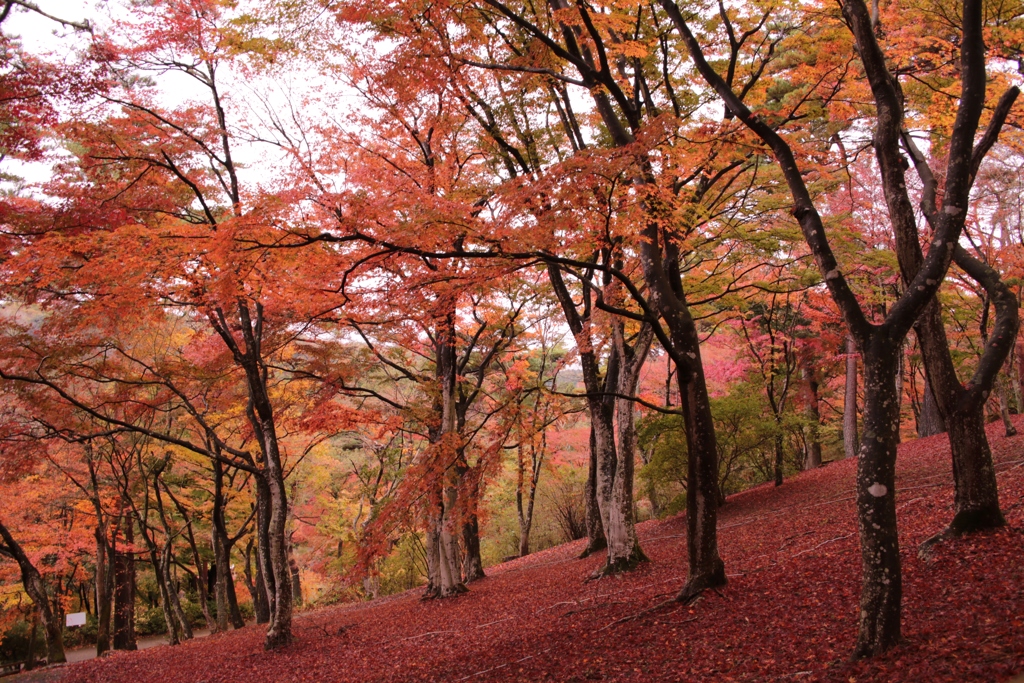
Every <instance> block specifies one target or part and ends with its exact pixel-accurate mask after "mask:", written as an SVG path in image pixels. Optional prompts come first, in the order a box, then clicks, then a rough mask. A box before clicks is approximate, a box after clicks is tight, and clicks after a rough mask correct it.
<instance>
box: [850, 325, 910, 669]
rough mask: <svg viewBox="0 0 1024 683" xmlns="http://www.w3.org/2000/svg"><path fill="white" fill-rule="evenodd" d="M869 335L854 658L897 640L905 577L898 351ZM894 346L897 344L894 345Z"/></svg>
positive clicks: (865, 355)
mask: <svg viewBox="0 0 1024 683" xmlns="http://www.w3.org/2000/svg"><path fill="white" fill-rule="evenodd" d="M882 337H883V335H882V334H880V333H876V334H874V335H872V337H871V339H870V341H869V342H868V346H867V348H865V349H862V355H863V358H864V440H863V441H862V442H861V444H860V450H859V452H858V456H859V459H858V462H857V510H858V516H857V521H858V527H859V529H860V547H861V567H862V570H861V571H862V573H861V598H860V629H859V634H858V638H857V646H856V648H855V650H854V656H866V655H871V654H874V653H878V652H883V651H885V650H887V649H889V648H891V647H892V646H894V645H896V644H897V643H898V642H899V640H900V616H901V600H902V594H903V579H902V573H901V571H900V549H899V536H898V534H897V531H896V495H895V494H896V491H895V485H896V447H897V440H896V432H897V431H898V430H899V414H898V412H897V409H896V405H897V403H896V396H895V393H896V391H895V381H894V380H895V374H896V366H897V363H896V350H895V349H894V348H893V346H894V345H893V344H892V342H891V341H890V340H886V339H883V338H882ZM897 348H898V346H897Z"/></svg>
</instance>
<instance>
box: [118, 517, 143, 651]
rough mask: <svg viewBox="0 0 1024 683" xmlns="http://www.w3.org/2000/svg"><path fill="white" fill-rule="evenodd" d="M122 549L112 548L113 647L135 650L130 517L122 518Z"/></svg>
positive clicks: (133, 560)
mask: <svg viewBox="0 0 1024 683" xmlns="http://www.w3.org/2000/svg"><path fill="white" fill-rule="evenodd" d="M122 523H123V524H124V543H125V549H124V550H117V549H116V548H115V550H114V649H115V650H135V649H137V648H138V644H137V643H136V639H135V553H134V552H133V548H132V544H133V543H134V540H135V535H134V524H132V520H131V517H129V516H128V515H125V516H124V517H123V518H122Z"/></svg>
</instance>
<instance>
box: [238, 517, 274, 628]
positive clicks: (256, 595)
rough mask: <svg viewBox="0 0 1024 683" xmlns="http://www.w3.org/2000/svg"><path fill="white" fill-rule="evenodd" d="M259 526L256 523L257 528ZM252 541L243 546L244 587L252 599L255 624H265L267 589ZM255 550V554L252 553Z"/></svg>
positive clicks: (267, 607) (257, 551) (267, 612)
mask: <svg viewBox="0 0 1024 683" xmlns="http://www.w3.org/2000/svg"><path fill="white" fill-rule="evenodd" d="M258 526H259V524H258V523H257V527H258ZM254 545H255V544H254V543H253V539H251V538H250V539H249V541H248V542H247V543H246V546H245V572H244V573H245V587H246V589H247V590H248V591H249V597H251V598H252V606H253V612H254V613H255V614H256V623H257V624H266V623H268V622H269V621H270V606H269V605H268V604H267V589H266V586H265V585H264V582H263V570H262V569H261V565H260V559H259V550H258V549H255V548H254ZM254 550H255V553H254V552H253V551H254ZM253 555H256V562H255V563H253V562H252V558H253ZM253 564H255V576H254V575H253V568H252V567H253Z"/></svg>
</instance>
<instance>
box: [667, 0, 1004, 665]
mask: <svg viewBox="0 0 1024 683" xmlns="http://www.w3.org/2000/svg"><path fill="white" fill-rule="evenodd" d="M659 2H660V4H661V6H662V7H663V8H664V9H665V11H666V12H667V13H668V15H669V17H670V18H671V20H672V23H673V24H674V25H675V26H676V28H677V30H678V31H679V33H680V35H681V36H682V39H683V41H684V42H685V44H686V46H687V48H688V50H689V52H690V56H691V58H692V59H693V63H694V67H695V68H696V70H697V71H698V72H699V73H700V74H701V76H702V77H703V78H704V80H705V81H707V83H708V84H709V85H711V86H712V87H713V88H714V89H715V91H716V92H717V93H718V94H719V96H720V97H721V98H722V100H723V101H724V102H725V105H726V107H727V109H728V110H729V111H730V112H731V113H732V115H734V116H736V117H738V118H739V119H740V120H741V121H742V122H743V123H744V124H745V125H746V127H747V128H748V129H750V130H751V131H752V132H753V133H755V134H756V135H757V136H758V137H760V138H761V140H762V141H763V142H764V143H765V144H766V145H767V146H768V147H770V148H771V150H772V153H773V155H774V156H775V159H776V161H777V163H778V164H779V167H780V169H781V171H782V174H783V176H784V178H785V180H786V184H787V186H788V187H789V190H790V194H791V196H792V198H793V215H794V216H795V217H796V219H797V221H798V222H799V224H800V229H801V231H802V232H803V235H804V240H805V241H806V243H807V245H808V247H809V248H810V249H811V252H812V253H813V255H814V258H815V262H816V263H817V266H818V269H819V272H820V273H821V276H822V278H823V280H824V283H825V285H826V287H827V288H828V290H829V294H830V296H831V297H832V299H833V301H834V302H835V303H836V305H837V306H838V307H839V309H840V311H841V312H842V315H843V319H844V321H845V323H846V326H847V329H848V331H849V333H850V336H852V337H853V338H854V339H855V340H856V342H857V345H858V347H859V348H860V351H861V354H862V356H863V357H864V359H865V409H864V437H865V438H864V442H863V443H862V444H861V446H860V449H859V462H858V464H857V467H858V475H857V503H858V525H859V527H860V536H861V565H862V573H861V576H862V591H861V612H860V632H859V634H858V639H857V646H856V648H855V650H854V656H855V657H863V656H871V655H877V654H880V653H882V652H884V651H885V650H887V649H888V648H890V647H892V646H893V645H895V644H896V643H897V642H898V641H899V638H900V600H901V588H902V585H901V575H900V564H899V539H898V535H897V530H896V507H895V491H894V490H893V484H894V478H895V466H896V432H897V431H898V429H899V414H898V412H897V401H896V397H895V395H894V394H895V374H896V368H897V359H896V354H897V353H899V350H900V348H901V345H902V343H903V340H904V338H905V337H906V335H907V333H908V332H909V331H910V328H911V327H912V325H913V324H914V321H915V320H917V319H918V317H919V316H920V315H921V313H922V312H924V310H925V308H926V306H927V305H928V303H929V302H930V301H932V300H934V297H935V294H936V292H937V290H938V287H939V285H940V283H941V282H942V280H943V279H944V278H945V276H946V272H947V270H948V268H949V265H950V262H951V260H952V259H953V257H954V254H956V253H957V252H958V248H957V246H956V245H957V243H958V241H959V238H960V234H961V232H962V230H963V226H964V219H965V217H966V215H967V208H968V206H969V203H970V190H971V184H972V182H973V178H974V174H975V172H976V170H977V166H978V164H979V163H980V160H981V158H982V157H983V156H984V154H985V150H986V147H985V144H988V145H989V146H991V144H992V142H994V135H990V132H991V131H994V132H995V134H996V135H997V134H998V130H999V128H1000V127H1001V125H1002V121H1005V116H1006V112H1007V111H1008V110H1009V107H1010V105H1012V102H1013V99H1014V98H1016V96H1017V94H1018V91H1017V89H1016V88H1011V90H1010V91H1008V92H1007V94H1006V95H1004V97H1003V99H1002V100H1000V104H999V106H997V108H996V112H995V114H994V115H993V119H992V123H990V125H989V130H988V131H986V134H985V136H984V137H983V138H982V141H981V142H980V143H979V146H978V149H975V147H974V138H975V134H976V132H977V129H978V121H979V119H980V116H981V113H982V109H983V106H984V101H985V83H986V74H985V52H984V50H985V48H984V35H983V31H982V15H983V12H982V4H981V2H980V0H964V3H963V12H962V18H963V24H962V25H963V29H962V39H961V43H960V59H961V74H960V75H961V92H960V103H959V106H958V109H957V113H956V119H955V122H954V126H953V130H952V134H951V135H950V138H949V147H948V159H947V164H946V174H945V178H946V184H945V188H944V189H945V192H944V194H943V198H942V207H941V210H936V208H935V204H934V202H930V203H927V204H926V202H924V201H923V202H922V209H923V213H924V214H925V215H926V217H928V220H929V222H931V223H932V227H933V236H932V241H931V244H930V247H929V250H928V254H927V256H925V257H924V258H923V260H922V262H921V267H920V270H919V271H918V272H917V274H916V275H915V276H914V278H913V280H912V281H911V282H910V284H909V285H908V286H907V287H906V288H905V289H904V292H903V294H902V295H901V296H900V298H899V299H898V300H897V301H896V302H895V304H893V305H892V307H890V308H889V309H888V310H887V311H886V314H885V319H884V322H883V323H882V324H881V325H875V324H873V323H872V322H871V321H870V320H869V319H868V317H867V316H866V315H865V311H864V308H863V307H862V305H861V303H860V301H859V300H858V299H857V297H856V295H855V294H854V292H853V290H852V289H851V288H850V285H849V283H848V282H847V280H846V278H845V276H844V275H843V272H842V270H841V269H840V268H839V263H838V261H837V260H836V257H835V254H834V252H833V251H832V249H831V246H830V244H829V241H828V237H827V234H826V231H825V226H824V224H823V222H822V220H821V215H820V214H819V213H818V211H817V209H816V208H815V206H814V201H813V199H812V198H811V195H810V192H809V191H808V188H807V185H806V183H805V181H804V178H803V175H802V173H801V169H800V166H799V164H797V162H796V157H795V156H794V154H793V150H792V148H790V146H789V144H788V143H787V142H786V140H785V139H784V138H783V137H782V136H780V135H779V133H778V132H777V131H776V130H774V129H773V128H772V127H771V126H770V125H769V124H767V123H766V122H765V121H764V120H762V119H761V118H760V117H758V116H756V115H755V114H754V113H753V112H752V111H750V109H749V108H748V107H747V106H746V105H745V104H744V103H743V101H742V99H741V98H740V97H738V96H737V95H736V93H735V92H733V90H732V87H731V85H730V84H728V83H726V82H725V80H724V79H723V78H722V77H721V76H720V75H719V74H718V73H717V72H716V71H715V70H714V68H712V66H711V65H710V64H709V63H708V61H707V59H706V58H705V56H704V53H703V50H702V48H701V46H700V44H699V43H698V42H697V39H696V38H695V37H694V35H693V33H692V32H691V31H690V29H689V26H687V24H686V20H685V19H684V17H683V15H682V12H681V11H680V9H679V7H678V5H676V4H675V2H674V1H673V0H659ZM842 14H843V18H844V19H845V20H846V23H847V26H848V27H849V29H850V31H851V33H852V34H853V37H854V40H855V42H856V48H857V54H858V56H859V58H860V62H861V65H862V66H863V68H864V72H865V75H866V76H867V81H868V83H869V85H870V86H871V92H872V96H873V99H874V101H875V117H876V126H875V131H874V140H873V142H874V148H875V156H876V159H877V160H878V165H879V172H880V179H881V185H882V189H883V192H884V193H885V198H886V204H887V208H888V213H889V219H890V221H891V223H892V224H893V228H894V232H895V233H896V234H897V235H908V236H909V235H913V236H914V239H913V240H908V241H907V243H908V244H909V243H913V244H915V245H916V247H917V248H918V249H920V244H919V243H918V242H917V239H916V235H917V222H916V217H915V213H914V209H913V206H912V205H911V203H910V198H909V195H908V194H907V184H906V178H905V169H906V162H905V158H904V156H903V154H902V153H901V150H900V143H901V136H902V132H903V100H902V97H901V94H900V93H899V91H898V82H897V81H896V79H895V78H894V77H893V75H892V73H891V72H890V71H889V66H888V63H887V61H886V57H885V54H884V53H883V52H882V50H881V48H880V47H879V45H878V42H877V40H876V37H875V32H874V28H873V26H872V23H871V17H870V13H869V12H868V9H867V7H866V5H865V4H864V2H863V1H862V0H846V2H844V3H843V6H842ZM1000 112H1001V114H1000ZM1000 115H1001V116H1002V119H1000ZM986 141H987V142H986ZM915 162H916V159H915ZM922 177H923V174H922ZM925 186H926V189H927V186H928V182H927V181H926V182H925ZM932 189H933V190H934V186H933V188H932ZM923 196H924V197H925V199H928V198H929V192H927V191H926V192H924V193H923ZM934 196H935V194H934V191H933V192H932V193H931V194H930V197H931V198H934ZM897 249H898V250H899V246H897ZM961 251H962V250H961ZM972 277H974V275H973V274H972ZM1015 310H1016V309H1014V312H1015ZM1014 319H1016V318H1015V316H1014ZM979 369H980V368H979Z"/></svg>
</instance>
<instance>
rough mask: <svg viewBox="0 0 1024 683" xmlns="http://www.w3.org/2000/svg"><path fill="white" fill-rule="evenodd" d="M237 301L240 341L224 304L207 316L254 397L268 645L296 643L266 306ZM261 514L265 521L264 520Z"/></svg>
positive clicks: (251, 410)
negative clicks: (266, 351)
mask: <svg viewBox="0 0 1024 683" xmlns="http://www.w3.org/2000/svg"><path fill="white" fill-rule="evenodd" d="M236 305H237V313H238V317H237V323H238V325H237V326H234V328H235V329H238V328H240V331H241V336H242V342H241V344H239V342H238V340H236V339H235V336H234V332H233V331H232V330H233V326H232V325H229V324H228V322H227V319H226V318H225V316H224V312H223V310H222V309H221V308H219V307H218V308H215V309H213V310H212V311H210V312H209V316H208V317H209V320H210V323H211V324H212V325H213V328H214V330H215V331H216V332H217V334H218V335H219V336H220V338H221V339H222V340H223V341H224V344H225V346H227V348H228V350H229V351H231V354H232V356H233V358H234V361H235V364H236V365H237V366H238V367H240V368H241V369H242V370H243V371H244V372H245V381H246V391H247V393H248V397H249V403H248V405H247V406H246V411H245V412H246V417H247V418H248V420H249V424H250V426H251V427H252V430H253V433H254V434H255V436H256V441H257V442H258V444H259V451H260V456H261V462H260V471H259V472H258V473H257V475H256V476H255V477H254V478H255V480H256V482H257V492H258V494H259V495H258V496H257V500H258V506H257V518H258V523H257V526H258V527H259V528H260V536H259V548H258V550H259V553H258V555H259V557H260V558H261V563H260V564H261V568H262V569H263V573H264V575H263V580H264V581H265V582H266V585H267V588H268V603H269V607H270V626H269V627H268V628H267V635H266V637H265V639H264V641H263V647H264V649H267V650H272V649H274V648H278V647H284V646H286V645H288V644H289V643H291V642H292V608H293V598H292V582H291V571H290V569H289V567H288V556H287V548H286V545H287V539H286V537H285V534H286V532H287V530H286V526H287V523H288V494H287V491H286V489H285V482H284V466H283V463H282V460H281V452H280V444H279V442H278V438H277V425H276V422H275V417H274V407H273V402H272V401H271V399H270V393H269V390H268V375H269V368H268V367H267V365H266V362H265V359H264V357H263V341H264V340H263V331H264V323H265V320H264V315H263V305H262V304H261V303H259V302H258V301H257V302H254V309H255V313H256V315H255V318H254V317H253V316H252V311H251V310H250V303H249V301H247V300H245V299H243V298H242V297H239V298H238V299H237V300H236ZM261 513H262V514H261ZM260 517H262V520H259V518H260Z"/></svg>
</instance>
